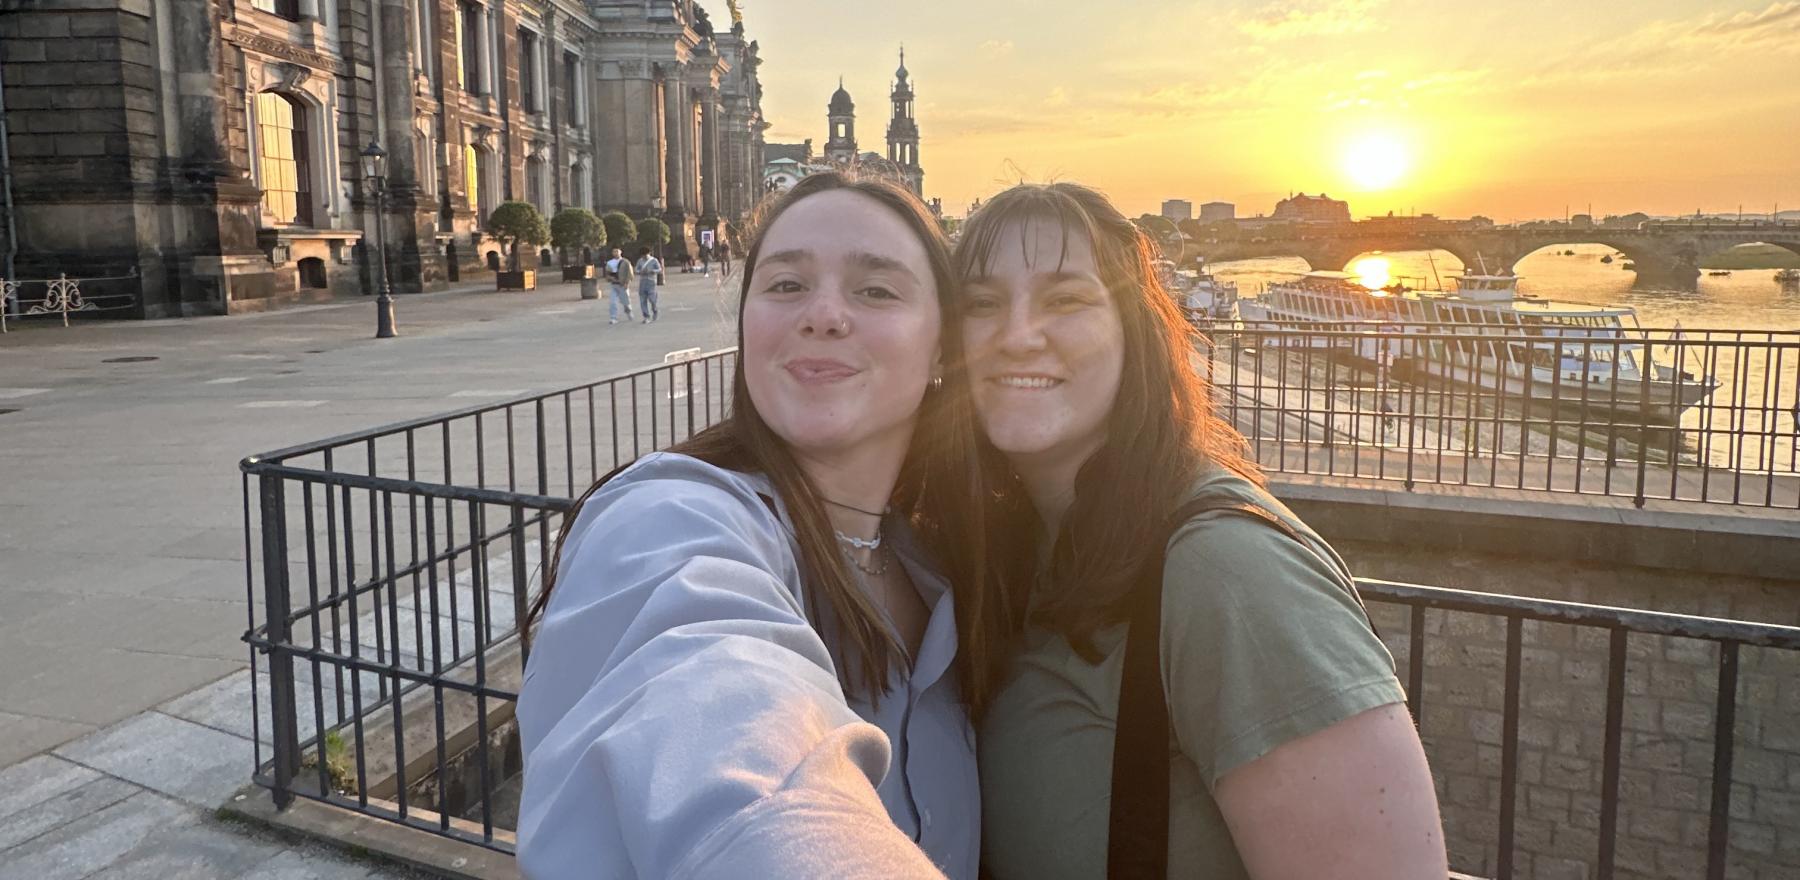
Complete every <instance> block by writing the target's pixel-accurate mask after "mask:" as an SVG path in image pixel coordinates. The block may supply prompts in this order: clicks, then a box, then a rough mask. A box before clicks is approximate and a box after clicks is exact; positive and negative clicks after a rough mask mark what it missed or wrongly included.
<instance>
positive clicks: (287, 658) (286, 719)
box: [257, 474, 300, 809]
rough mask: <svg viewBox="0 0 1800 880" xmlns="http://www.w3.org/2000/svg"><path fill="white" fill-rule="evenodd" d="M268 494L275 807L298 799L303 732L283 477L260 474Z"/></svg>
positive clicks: (265, 545)
mask: <svg viewBox="0 0 1800 880" xmlns="http://www.w3.org/2000/svg"><path fill="white" fill-rule="evenodd" d="M257 481H258V485H259V487H260V490H261V499H262V558H263V621H264V623H265V624H266V629H267V632H268V637H269V722H270V737H271V741H272V743H273V746H274V748H273V758H272V760H273V763H274V769H275V785H274V795H275V806H276V807H278V808H280V809H287V807H288V805H290V804H292V803H293V802H294V791H293V786H294V777H295V775H297V774H298V773H299V772H300V733H299V728H298V721H299V719H298V717H297V715H296V713H297V709H296V708H295V706H296V703H295V699H294V657H293V654H291V653H289V651H290V650H291V648H292V642H293V627H292V625H291V624H290V623H289V622H288V610H289V601H288V558H287V556H288V553H287V551H288V548H287V502H286V500H285V498H284V497H283V491H282V480H281V478H280V477H278V476H273V475H270V474H263V475H261V476H259V477H258V478H257Z"/></svg>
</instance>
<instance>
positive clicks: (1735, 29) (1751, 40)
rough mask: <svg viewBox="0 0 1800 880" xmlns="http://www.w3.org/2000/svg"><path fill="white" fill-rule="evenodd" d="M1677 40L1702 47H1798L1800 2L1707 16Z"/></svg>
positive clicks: (1787, 48) (1790, 48)
mask: <svg viewBox="0 0 1800 880" xmlns="http://www.w3.org/2000/svg"><path fill="white" fill-rule="evenodd" d="M1680 42H1681V43H1682V44H1684V45H1687V46H1691V47H1695V48H1704V49H1762V48H1775V49H1777V50H1785V51H1788V52H1794V51H1797V50H1800V2H1794V0H1790V2H1786V3H1770V4H1769V6H1768V8H1766V9H1764V10H1763V11H1761V12H1748V11H1746V12H1740V13H1738V14H1736V15H1733V16H1730V17H1727V18H1718V17H1716V16H1708V17H1706V18H1704V19H1702V20H1700V21H1699V22H1697V23H1695V24H1694V25H1693V26H1692V27H1691V28H1690V29H1689V30H1688V32H1687V33H1686V34H1684V35H1682V36H1681V38H1680Z"/></svg>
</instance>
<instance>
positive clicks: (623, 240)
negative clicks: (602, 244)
mask: <svg viewBox="0 0 1800 880" xmlns="http://www.w3.org/2000/svg"><path fill="white" fill-rule="evenodd" d="M600 222H601V223H602V224H604V225H605V226H606V240H607V241H610V242H612V244H613V247H618V248H623V247H625V246H626V245H627V244H629V243H631V242H634V241H637V237H638V234H637V224H636V223H633V222H631V217H630V216H629V215H627V214H626V213H625V212H624V211H607V212H606V213H605V214H604V215H602V216H601V217H600ZM627 256H629V254H628V255H627Z"/></svg>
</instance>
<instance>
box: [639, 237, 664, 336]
mask: <svg viewBox="0 0 1800 880" xmlns="http://www.w3.org/2000/svg"><path fill="white" fill-rule="evenodd" d="M637 277H638V311H639V312H640V313H642V314H643V316H644V323H646V324H653V323H655V322H656V318H657V316H658V315H660V314H662V310H661V309H659V308H657V305H658V303H657V295H656V286H657V285H658V284H660V283H661V277H662V261H661V260H658V259H657V258H656V257H655V256H652V255H651V253H650V249H649V248H639V249H638V261H637Z"/></svg>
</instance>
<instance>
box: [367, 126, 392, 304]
mask: <svg viewBox="0 0 1800 880" xmlns="http://www.w3.org/2000/svg"><path fill="white" fill-rule="evenodd" d="M386 165H387V151H386V150H383V149H382V148H381V144H380V143H377V142H376V141H369V145H368V146H367V147H364V148H363V151H362V172H363V182H364V183H365V184H366V185H367V186H368V188H369V194H370V195H372V196H374V197H375V249H376V250H377V251H379V252H380V254H381V256H380V260H381V278H380V279H379V280H378V281H377V282H376V284H377V285H378V290H379V294H378V295H377V296H376V297H375V338H376V339H389V338H392V337H394V336H395V335H397V334H396V332H395V330H394V286H393V283H392V281H391V280H390V279H389V278H388V267H387V233H386V227H387V224H386V223H385V222H383V221H384V220H385V218H386V216H387V214H386V212H385V211H384V210H383V208H384V206H385V203H386V200H387V177H386V171H387V168H386Z"/></svg>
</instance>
